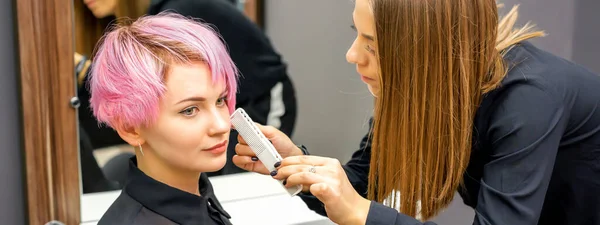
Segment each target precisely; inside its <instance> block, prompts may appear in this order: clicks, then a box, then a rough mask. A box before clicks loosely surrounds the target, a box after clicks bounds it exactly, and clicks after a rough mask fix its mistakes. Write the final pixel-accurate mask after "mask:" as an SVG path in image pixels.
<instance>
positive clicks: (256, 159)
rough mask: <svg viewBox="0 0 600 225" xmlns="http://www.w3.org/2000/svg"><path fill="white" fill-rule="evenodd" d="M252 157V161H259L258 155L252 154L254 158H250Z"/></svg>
mask: <svg viewBox="0 0 600 225" xmlns="http://www.w3.org/2000/svg"><path fill="white" fill-rule="evenodd" d="M250 159H252V161H254V162H256V161H258V157H256V156H252V158H250Z"/></svg>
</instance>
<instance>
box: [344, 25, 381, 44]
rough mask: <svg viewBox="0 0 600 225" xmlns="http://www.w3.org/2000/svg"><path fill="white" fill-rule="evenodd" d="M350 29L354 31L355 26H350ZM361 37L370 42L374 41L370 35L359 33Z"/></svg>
mask: <svg viewBox="0 0 600 225" xmlns="http://www.w3.org/2000/svg"><path fill="white" fill-rule="evenodd" d="M350 27H351V28H352V29H353V30H355V31H356V26H355V25H354V24H352V25H350ZM360 35H361V36H363V37H364V38H366V39H368V40H371V41H375V38H374V37H373V36H372V35H368V34H365V33H360Z"/></svg>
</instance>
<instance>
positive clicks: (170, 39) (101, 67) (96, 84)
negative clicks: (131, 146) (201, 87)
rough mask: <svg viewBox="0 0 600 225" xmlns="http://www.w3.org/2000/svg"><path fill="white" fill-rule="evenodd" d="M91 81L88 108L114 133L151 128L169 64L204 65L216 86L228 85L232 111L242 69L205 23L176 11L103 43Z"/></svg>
mask: <svg viewBox="0 0 600 225" xmlns="http://www.w3.org/2000/svg"><path fill="white" fill-rule="evenodd" d="M100 43H101V44H100V45H99V46H98V48H97V52H96V55H95V57H94V65H93V66H92V69H91V74H90V78H89V86H88V87H89V91H90V94H91V98H90V106H91V108H92V110H93V113H94V116H95V117H96V118H97V120H98V122H99V123H104V124H107V125H108V126H110V127H112V128H113V129H117V128H130V127H138V126H147V125H150V124H152V123H153V122H154V121H155V120H156V118H157V117H158V113H159V101H160V99H161V98H162V96H163V95H164V92H165V91H166V88H165V84H164V80H165V76H166V72H167V71H168V68H169V65H173V64H184V63H194V62H203V63H206V64H207V65H208V67H209V68H210V70H211V73H212V80H213V82H223V81H224V82H225V84H226V87H227V90H228V92H229V96H227V97H228V106H229V111H230V113H231V112H233V110H234V108H235V94H236V91H237V83H236V82H237V75H238V71H237V68H236V66H235V64H234V63H233V61H232V60H231V58H230V56H229V54H228V52H227V49H226V47H225V45H224V43H223V41H222V40H221V38H220V36H219V35H218V34H217V33H216V32H215V31H214V30H213V29H212V28H211V27H209V26H208V25H207V24H203V23H200V22H197V21H194V20H192V19H187V18H185V17H183V16H180V15H177V14H172V13H161V14H159V15H156V16H145V17H141V18H139V19H138V20H136V21H135V22H133V23H131V24H129V25H121V26H117V27H115V29H113V30H112V31H111V32H109V33H107V34H106V35H105V36H104V37H103V38H102V40H101V42H100Z"/></svg>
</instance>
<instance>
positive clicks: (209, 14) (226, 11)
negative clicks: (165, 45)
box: [150, 0, 244, 22]
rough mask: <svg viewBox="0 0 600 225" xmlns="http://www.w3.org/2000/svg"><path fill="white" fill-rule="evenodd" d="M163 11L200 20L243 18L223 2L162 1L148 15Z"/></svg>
mask: <svg viewBox="0 0 600 225" xmlns="http://www.w3.org/2000/svg"><path fill="white" fill-rule="evenodd" d="M165 11H169V12H174V13H179V14H181V15H184V16H188V17H195V18H200V19H205V18H213V17H217V16H219V17H232V18H238V17H240V16H244V15H243V13H242V12H241V11H240V10H238V9H237V8H236V7H235V5H233V4H232V3H230V2H228V1H224V0H163V3H162V4H159V5H157V6H155V7H153V8H151V10H150V13H151V14H158V13H160V12H165ZM209 22H210V21H209Z"/></svg>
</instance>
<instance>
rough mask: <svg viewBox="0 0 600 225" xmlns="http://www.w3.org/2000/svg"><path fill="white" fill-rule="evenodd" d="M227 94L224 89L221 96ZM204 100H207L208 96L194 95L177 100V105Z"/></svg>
mask: <svg viewBox="0 0 600 225" xmlns="http://www.w3.org/2000/svg"><path fill="white" fill-rule="evenodd" d="M225 95H227V91H223V92H222V93H221V95H219V97H221V96H225ZM202 101H206V98H204V97H201V96H193V97H189V98H186V99H183V100H181V101H179V102H177V103H176V105H177V104H181V103H183V102H202Z"/></svg>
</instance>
